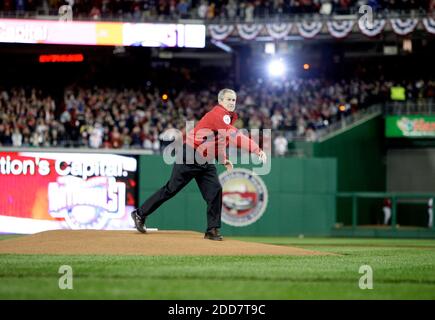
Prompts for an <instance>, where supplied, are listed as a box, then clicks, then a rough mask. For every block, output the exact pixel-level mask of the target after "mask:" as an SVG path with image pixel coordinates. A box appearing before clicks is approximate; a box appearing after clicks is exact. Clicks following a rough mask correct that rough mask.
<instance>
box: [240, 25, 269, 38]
mask: <svg viewBox="0 0 435 320" xmlns="http://www.w3.org/2000/svg"><path fill="white" fill-rule="evenodd" d="M262 29H263V25H262V24H238V25H237V31H238V32H239V36H240V37H241V38H242V39H245V40H252V39H255V38H256V37H257V36H258V35H259V33H260V32H261V30H262Z"/></svg>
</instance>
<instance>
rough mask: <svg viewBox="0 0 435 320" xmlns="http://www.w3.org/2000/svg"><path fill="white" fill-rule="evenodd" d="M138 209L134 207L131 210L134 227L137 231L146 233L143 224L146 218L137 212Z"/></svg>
mask: <svg viewBox="0 0 435 320" xmlns="http://www.w3.org/2000/svg"><path fill="white" fill-rule="evenodd" d="M137 210H138V209H134V210H133V211H132V212H131V218H132V219H133V221H134V226H135V227H136V229H137V231H139V232H142V233H146V232H147V228H146V226H145V220H146V218H142V217H141V216H140V215H139V213H138V212H137Z"/></svg>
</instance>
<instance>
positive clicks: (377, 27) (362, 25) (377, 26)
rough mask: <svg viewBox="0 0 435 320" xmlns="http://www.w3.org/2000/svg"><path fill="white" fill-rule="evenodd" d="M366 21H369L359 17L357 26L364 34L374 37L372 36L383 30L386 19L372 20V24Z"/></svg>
mask: <svg viewBox="0 0 435 320" xmlns="http://www.w3.org/2000/svg"><path fill="white" fill-rule="evenodd" d="M368 22H369V20H368V19H359V20H358V27H359V29H360V30H361V32H362V33H363V34H365V35H366V36H369V37H374V36H377V35H378V34H380V33H381V32H382V30H384V27H385V23H386V21H385V20H384V19H380V20H374V21H373V25H372V26H370V25H369V24H368ZM369 27H372V28H369Z"/></svg>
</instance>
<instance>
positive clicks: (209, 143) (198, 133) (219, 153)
mask: <svg viewBox="0 0 435 320" xmlns="http://www.w3.org/2000/svg"><path fill="white" fill-rule="evenodd" d="M236 120H237V114H236V113H235V112H230V111H228V110H227V109H225V108H224V107H223V106H221V105H219V104H218V105H216V106H214V107H213V109H212V110H210V111H209V112H207V113H206V114H205V115H204V116H203V117H202V118H201V120H199V122H198V123H197V124H196V126H195V128H194V129H193V130H191V131H190V132H189V133H188V134H187V136H186V144H188V145H189V146H191V147H193V148H194V149H196V150H197V151H198V152H200V153H201V155H202V156H203V157H205V158H207V149H208V148H214V150H215V158H218V160H221V162H222V163H225V161H226V160H227V159H228V158H227V155H226V147H227V146H228V145H229V144H230V143H231V145H233V146H237V147H238V148H241V149H244V150H247V151H249V152H252V153H255V154H257V155H258V154H259V153H260V151H261V149H260V147H259V146H258V144H257V143H256V142H255V141H254V140H252V139H250V138H248V137H247V136H245V135H244V134H242V133H240V132H238V130H237V128H235V127H234V126H233V123H234V122H235V121H236Z"/></svg>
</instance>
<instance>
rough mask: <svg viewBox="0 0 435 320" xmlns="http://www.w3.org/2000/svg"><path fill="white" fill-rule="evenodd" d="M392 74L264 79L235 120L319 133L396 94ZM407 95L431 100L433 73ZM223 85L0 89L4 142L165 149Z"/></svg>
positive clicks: (247, 91)
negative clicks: (384, 77)
mask: <svg viewBox="0 0 435 320" xmlns="http://www.w3.org/2000/svg"><path fill="white" fill-rule="evenodd" d="M393 85H394V84H393V83H392V82H388V81H386V82H380V81H375V82H364V81H360V80H352V81H347V82H345V81H341V82H336V83H334V82H329V81H326V80H318V79H316V80H314V79H312V80H301V79H299V80H294V81H288V82H285V83H280V84H278V83H262V82H261V81H258V82H257V83H256V84H253V85H250V86H242V87H240V88H239V89H238V90H237V94H238V101H237V110H236V111H237V113H238V115H239V119H238V120H237V121H236V123H235V126H236V127H238V128H247V129H260V130H261V129H265V128H271V129H273V132H285V133H286V138H290V139H291V138H292V137H293V138H297V137H298V138H304V139H306V140H308V141H313V140H316V132H317V131H318V130H320V129H322V128H325V127H327V126H329V125H331V124H332V123H334V122H337V121H339V120H340V118H341V117H343V116H346V115H348V114H350V113H353V112H355V111H356V110H360V109H362V108H365V107H367V106H370V105H372V104H375V103H382V102H387V101H389V99H390V88H391V87H392V86H393ZM402 85H403V86H404V87H405V88H406V96H407V100H408V101H415V102H419V101H420V102H421V101H431V102H433V100H434V97H435V81H423V80H420V81H414V82H407V83H403V84H402ZM219 89H220V87H217V86H214V85H212V86H210V87H209V88H208V89H207V90H203V91H199V92H190V91H185V90H181V91H171V92H160V91H159V90H157V89H156V88H153V87H151V86H148V87H146V88H142V89H111V88H98V87H94V88H90V89H86V88H67V89H66V90H65V92H64V98H63V99H61V100H62V101H55V99H53V98H52V97H51V96H50V95H46V94H43V92H42V91H40V90H37V89H34V88H33V89H30V90H28V91H26V90H25V89H23V88H19V89H9V90H6V89H2V90H0V145H3V146H16V147H20V146H32V147H33V146H35V147H37V146H38V147H49V146H65V147H90V148H144V149H149V150H153V151H160V150H161V148H162V147H163V146H164V145H166V144H167V143H170V142H171V141H172V139H173V138H174V137H173V132H172V133H171V130H167V129H171V128H175V129H179V130H181V131H183V130H184V129H185V127H186V121H188V120H197V119H199V118H200V117H201V116H202V115H203V114H204V113H205V112H207V111H208V110H209V109H210V108H211V107H212V106H213V105H214V104H215V103H216V93H217V92H218V90H219Z"/></svg>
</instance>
